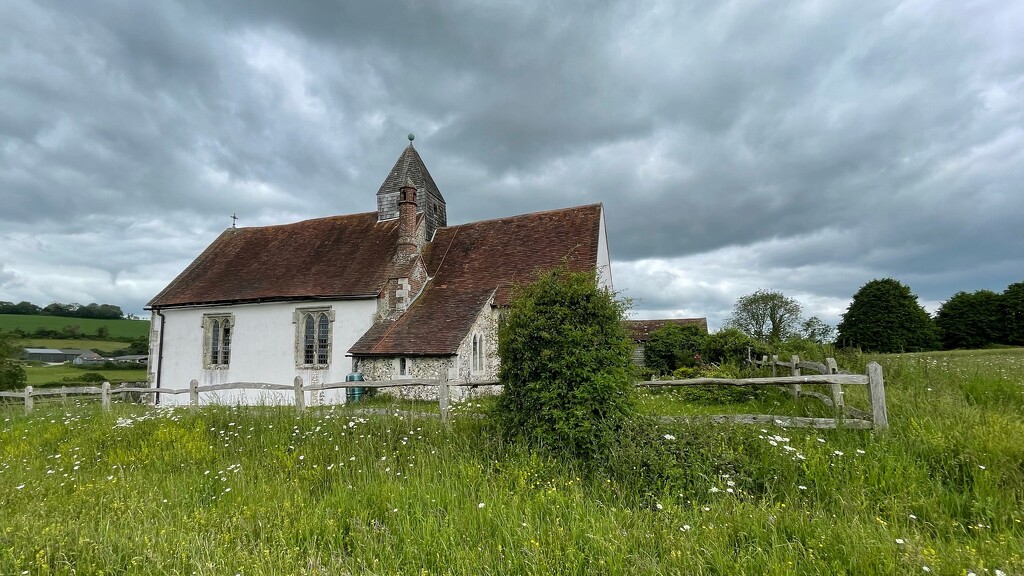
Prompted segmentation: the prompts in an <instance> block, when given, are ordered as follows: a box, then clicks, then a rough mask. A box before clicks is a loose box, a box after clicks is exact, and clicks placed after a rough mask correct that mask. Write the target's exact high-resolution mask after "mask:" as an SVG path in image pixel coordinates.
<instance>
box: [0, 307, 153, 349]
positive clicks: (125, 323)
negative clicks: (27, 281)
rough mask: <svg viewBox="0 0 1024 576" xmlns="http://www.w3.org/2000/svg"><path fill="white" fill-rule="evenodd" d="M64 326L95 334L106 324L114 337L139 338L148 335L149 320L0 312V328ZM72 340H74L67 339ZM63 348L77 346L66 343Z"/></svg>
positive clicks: (29, 329)
mask: <svg viewBox="0 0 1024 576" xmlns="http://www.w3.org/2000/svg"><path fill="white" fill-rule="evenodd" d="M65 326H78V327H79V328H80V329H81V331H82V333H83V334H96V331H97V330H99V329H100V328H101V327H104V326H106V328H107V329H108V330H109V331H110V335H111V336H112V337H115V338H120V337H127V338H139V337H146V336H149V320H123V319H117V320H106V319H98V318H66V317H64V316H39V315H34V314H0V330H3V331H4V332H11V331H13V330H14V329H16V328H20V329H22V330H24V331H26V332H29V333H31V332H34V331H35V330H36V329H38V328H45V329H47V330H61V329H63V328H64V327H65ZM68 342H74V340H68ZM64 347H65V348H71V347H77V346H75V345H74V344H67V345H65V346H64Z"/></svg>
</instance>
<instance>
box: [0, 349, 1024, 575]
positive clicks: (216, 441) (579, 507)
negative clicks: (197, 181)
mask: <svg viewBox="0 0 1024 576" xmlns="http://www.w3.org/2000/svg"><path fill="white" fill-rule="evenodd" d="M871 359H872V358H869V357H863V358H858V359H853V360H852V363H856V364H858V365H853V366H850V365H848V366H844V367H847V368H850V369H851V370H855V371H860V370H861V369H863V363H865V362H867V361H868V360H871ZM878 360H879V361H880V362H881V363H882V364H883V367H884V369H885V374H886V382H887V395H888V408H889V417H890V423H891V426H892V427H891V429H890V430H889V431H888V432H886V433H881V434H873V433H870V432H861V431H829V430H822V431H818V430H803V429H800V430H782V429H777V428H770V427H757V426H750V427H735V426H709V425H702V424H690V425H685V424H674V425H666V427H665V428H664V429H663V430H662V432H663V433H664V434H665V437H664V441H665V442H666V443H672V444H673V445H678V446H679V447H680V451H679V454H681V456H680V458H682V459H681V460H680V461H679V462H677V463H676V465H677V467H676V468H675V469H676V470H678V472H679V473H678V475H676V476H675V477H673V479H671V480H670V481H665V482H661V483H653V482H646V481H643V480H642V478H643V477H644V473H643V471H642V470H637V471H635V474H634V476H633V477H634V478H635V479H634V480H632V481H627V480H624V479H623V477H619V476H610V475H609V476H605V475H601V474H597V475H591V476H588V475H587V474H585V473H583V472H582V471H581V470H580V469H577V468H576V467H574V466H573V465H572V464H571V463H568V462H565V461H560V460H557V459H554V458H551V457H547V456H540V455H536V454H532V453H530V452H527V451H526V450H524V449H522V448H519V447H517V446H514V445H511V444H509V443H508V442H506V441H504V440H503V439H502V438H501V437H500V436H499V435H498V433H497V432H496V430H495V429H494V428H493V427H492V425H491V424H490V423H489V422H488V420H486V419H483V418H476V417H470V416H472V413H474V412H476V411H478V408H477V407H476V406H475V402H474V403H473V404H463V405H461V406H460V408H459V409H458V412H459V414H458V415H457V416H456V417H455V418H454V419H453V422H452V424H451V425H449V426H443V425H442V424H441V423H440V422H438V420H437V419H436V418H408V417H396V416H380V415H376V416H369V415H367V416H363V415H361V414H358V413H356V412H354V411H353V408H351V407H344V408H312V409H309V410H307V412H306V413H305V414H304V415H303V416H302V417H296V415H295V412H294V410H293V409H291V408H287V407H280V408H274V407H265V408H255V407H250V408H216V407H206V408H203V409H201V410H188V409H174V410H169V409H152V408H148V407H144V406H137V405H123V404H115V406H114V410H113V411H112V412H110V413H103V412H101V411H100V409H99V408H98V406H97V405H96V402H95V401H91V402H83V403H81V404H80V405H79V404H76V403H75V402H72V401H64V402H60V401H57V402H56V403H55V404H54V403H51V404H41V405H40V406H39V407H37V409H36V410H35V411H33V412H32V414H30V415H25V414H24V411H23V409H22V407H21V406H20V405H19V404H17V403H12V404H9V405H8V407H7V408H2V407H0V483H2V485H3V486H5V489H4V490H0V527H2V528H0V573H2V574H99V573H103V574H199V575H219V574H244V575H246V576H253V575H261V574H267V575H270V574H310V575H312V574H778V575H783V574H785V575H788V574H956V575H966V574H970V573H974V574H977V575H982V574H987V575H995V574H1000V573H1003V574H1007V575H1013V574H1022V573H1024V556H1022V554H1024V552H1022V551H1024V524H1022V523H1024V441H1022V439H1024V350H1021V349H1014V350H1002V351H994V352H993V351H986V352H981V353H954V354H946V353H935V354H921V355H902V356H885V357H881V358H878ZM734 400H735V399H734ZM740 400H742V399H740ZM709 401H710V402H716V403H717V405H716V406H711V407H709V406H703V407H700V406H697V407H689V408H688V407H687V406H685V404H686V402H684V401H683V399H682V398H679V397H678V395H676V397H673V396H671V395H668V396H666V395H665V394H645V395H644V398H642V404H643V406H644V407H645V410H647V411H649V412H653V413H661V411H662V410H670V409H671V410H676V411H677V412H681V413H688V412H694V411H696V412H700V411H704V410H711V409H712V408H713V409H719V408H722V407H726V408H728V409H729V410H732V411H746V412H754V411H759V410H762V409H771V410H775V411H777V413H780V414H781V413H799V412H801V411H813V410H814V408H811V407H810V406H804V405H803V404H800V405H793V404H792V403H788V402H787V400H786V396H785V394H781V393H766V394H764V395H760V396H758V397H757V398H755V399H754V400H752V401H751V402H752V403H751V404H750V405H748V406H744V405H743V403H740V402H738V401H730V400H729V399H723V398H721V397H714V396H713V395H712V396H710V397H709ZM374 402H375V404H376V405H377V406H378V407H379V406H380V405H381V403H382V402H383V401H382V400H381V399H376V400H375V401H374ZM776 402H778V404H776ZM859 402H860V401H857V402H856V403H859ZM482 403H483V404H487V402H482ZM403 405H404V404H403ZM396 406H397V404H396Z"/></svg>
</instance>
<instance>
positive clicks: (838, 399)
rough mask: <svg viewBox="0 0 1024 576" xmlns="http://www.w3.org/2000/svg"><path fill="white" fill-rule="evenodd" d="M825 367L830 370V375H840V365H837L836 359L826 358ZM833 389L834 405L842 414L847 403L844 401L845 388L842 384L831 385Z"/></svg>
mask: <svg viewBox="0 0 1024 576" xmlns="http://www.w3.org/2000/svg"><path fill="white" fill-rule="evenodd" d="M825 367H826V368H828V373H829V374H839V365H838V364H836V359H835V358H825ZM831 388H832V405H833V406H835V408H836V410H839V411H840V412H841V411H842V409H843V406H845V405H846V401H845V400H844V399H843V386H842V384H831Z"/></svg>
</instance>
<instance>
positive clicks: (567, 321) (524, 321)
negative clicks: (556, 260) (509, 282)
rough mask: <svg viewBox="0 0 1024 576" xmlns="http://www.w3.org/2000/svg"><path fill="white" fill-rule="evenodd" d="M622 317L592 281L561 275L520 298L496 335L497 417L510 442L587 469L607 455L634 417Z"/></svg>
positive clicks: (621, 307)
mask: <svg viewBox="0 0 1024 576" xmlns="http://www.w3.org/2000/svg"><path fill="white" fill-rule="evenodd" d="M625 309H626V304H625V303H623V302H621V301H618V300H615V298H614V296H613V295H612V294H611V293H609V292H607V291H605V290H602V289H601V288H599V287H598V285H597V278H596V275H595V274H594V273H583V272H570V271H568V270H566V269H564V268H559V269H556V270H554V271H551V272H548V273H546V274H544V275H542V276H541V277H540V278H539V279H538V280H537V281H535V282H534V283H532V284H530V285H528V286H525V287H523V288H521V289H520V290H519V291H518V293H517V294H516V295H515V296H514V298H513V301H512V304H511V306H510V307H509V309H508V311H507V312H506V314H505V316H504V320H503V322H502V323H501V325H500V326H499V328H498V354H499V356H500V357H501V368H500V369H499V377H500V379H501V383H502V384H503V385H504V391H503V392H502V394H501V396H499V397H498V402H497V406H496V410H495V417H496V419H497V420H498V422H499V424H500V425H501V427H502V428H503V429H504V430H505V431H506V432H507V433H508V434H509V435H510V436H513V437H518V438H521V439H523V440H525V441H527V442H528V443H529V444H531V445H533V446H536V447H541V448H546V449H549V450H554V451H557V452H561V453H563V454H567V455H571V456H575V457H579V458H582V459H584V460H590V461H593V460H595V459H597V458H599V457H601V456H603V455H606V454H607V453H608V452H609V450H611V449H612V446H613V444H614V442H615V441H616V436H617V433H618V432H619V431H620V430H621V429H622V427H623V426H626V425H627V424H628V422H629V419H630V418H631V417H633V416H634V415H635V402H634V386H633V373H632V372H633V365H632V349H633V345H632V343H631V342H630V340H629V336H628V334H627V333H626V330H625V328H624V327H623V325H622V319H623V317H624V313H625Z"/></svg>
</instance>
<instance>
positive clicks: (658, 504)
mask: <svg viewBox="0 0 1024 576" xmlns="http://www.w3.org/2000/svg"><path fill="white" fill-rule="evenodd" d="M654 507H655V508H657V509H658V510H662V509H664V508H665V507H664V506H662V505H661V502H655V503H654Z"/></svg>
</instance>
